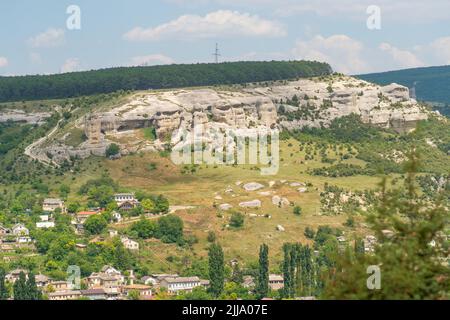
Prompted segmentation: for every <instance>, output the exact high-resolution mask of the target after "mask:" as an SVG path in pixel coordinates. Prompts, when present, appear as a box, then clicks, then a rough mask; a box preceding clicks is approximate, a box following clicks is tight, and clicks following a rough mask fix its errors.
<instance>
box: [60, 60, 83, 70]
mask: <svg viewBox="0 0 450 320" xmlns="http://www.w3.org/2000/svg"><path fill="white" fill-rule="evenodd" d="M79 67H80V60H79V59H77V58H70V59H67V60H66V61H65V62H64V64H63V65H62V66H61V73H67V72H75V71H78V70H79Z"/></svg>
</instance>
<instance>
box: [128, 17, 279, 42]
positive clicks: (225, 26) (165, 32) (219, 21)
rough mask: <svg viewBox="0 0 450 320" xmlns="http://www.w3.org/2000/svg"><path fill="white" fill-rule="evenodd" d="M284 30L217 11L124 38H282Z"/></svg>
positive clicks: (137, 30) (133, 32)
mask: <svg viewBox="0 0 450 320" xmlns="http://www.w3.org/2000/svg"><path fill="white" fill-rule="evenodd" d="M285 35H286V30H285V28H284V27H283V26H282V25H281V24H280V23H278V22H276V21H271V20H265V19H262V18H260V17H258V16H257V15H250V14H248V13H239V12H237V11H230V10H219V11H215V12H211V13H208V14H207V15H205V16H198V15H183V16H180V17H179V18H177V19H175V20H172V21H170V22H167V23H164V24H161V25H159V26H156V27H153V28H148V29H145V28H142V27H136V28H134V29H132V30H130V31H129V32H127V33H126V34H125V35H124V37H125V39H127V40H130V41H151V40H160V39H165V38H178V39H195V38H215V37H220V36H248V37H258V36H259V37H282V36H285Z"/></svg>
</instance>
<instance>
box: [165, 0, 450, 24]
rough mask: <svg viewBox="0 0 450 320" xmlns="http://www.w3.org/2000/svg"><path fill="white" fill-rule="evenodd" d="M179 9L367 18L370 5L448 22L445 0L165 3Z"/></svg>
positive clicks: (386, 13)
mask: <svg viewBox="0 0 450 320" xmlns="http://www.w3.org/2000/svg"><path fill="white" fill-rule="evenodd" d="M165 1H166V2H169V3H175V4H178V5H183V6H193V5H197V6H198V5H211V4H215V5H221V6H228V7H230V6H235V7H242V8H255V7H258V8H261V9H266V10H270V11H271V12H273V13H275V14H276V15H279V16H292V15H302V14H311V13H312V14H316V15H319V16H333V17H344V18H345V19H349V18H351V19H359V20H365V19H367V14H366V9H367V7H368V6H370V5H377V6H379V7H380V8H381V12H382V15H383V19H384V18H387V19H388V20H391V21H402V22H410V23H411V24H417V23H420V22H429V21H436V20H450V15H449V14H448V12H449V11H450V1H448V0H432V1H423V0H395V1H392V0H377V1H374V0H339V1H336V0H165Z"/></svg>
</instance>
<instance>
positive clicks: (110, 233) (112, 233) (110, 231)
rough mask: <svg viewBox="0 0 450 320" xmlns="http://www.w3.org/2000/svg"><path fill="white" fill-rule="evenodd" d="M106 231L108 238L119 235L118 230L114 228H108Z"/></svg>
mask: <svg viewBox="0 0 450 320" xmlns="http://www.w3.org/2000/svg"><path fill="white" fill-rule="evenodd" d="M108 232H109V237H110V238H114V237H117V236H118V235H119V232H118V231H117V230H114V229H110V230H109V231H108Z"/></svg>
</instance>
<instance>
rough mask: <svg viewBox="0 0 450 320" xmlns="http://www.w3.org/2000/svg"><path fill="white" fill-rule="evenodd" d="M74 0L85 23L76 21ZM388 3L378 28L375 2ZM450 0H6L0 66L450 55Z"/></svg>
mask: <svg viewBox="0 0 450 320" xmlns="http://www.w3.org/2000/svg"><path fill="white" fill-rule="evenodd" d="M70 5H76V6H78V7H79V8H80V10H81V19H80V21H81V29H80V30H69V29H68V28H67V26H66V20H67V19H68V18H69V15H68V14H67V13H66V10H67V8H68V7H69V6H70ZM370 5H377V6H378V7H379V9H380V18H381V20H380V21H381V25H380V27H381V29H376V30H369V28H368V27H367V19H368V18H369V14H367V12H366V10H367V8H368V7H369V6H370ZM449 12H450V1H448V0H433V1H428V2H425V1H419V0H409V1H408V0H390V1H388V0H378V1H377V0H340V1H339V0H314V1H313V0H309V1H304V0H190V1H188V0H152V1H148V0H147V1H145V0H128V1H107V0H72V1H65V0H58V1H54V0H40V1H31V0H28V1H25V0H15V1H6V0H5V1H1V3H0V25H1V28H0V75H23V74H48V73H60V72H72V71H81V70H89V69H97V68H105V67H112V66H126V65H144V64H145V65H154V64H170V63H196V62H212V61H213V60H214V57H213V56H212V52H213V51H214V46H215V43H216V42H218V43H219V44H220V50H221V53H222V57H221V60H222V61H237V60H290V59H309V60H311V59H314V60H319V61H326V62H329V63H330V64H331V65H332V67H333V68H334V69H335V70H337V71H340V72H344V73H348V74H355V73H365V72H374V71H386V70H394V69H402V68H409V67H418V66H431V65H446V64H450V14H448V13H449Z"/></svg>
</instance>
